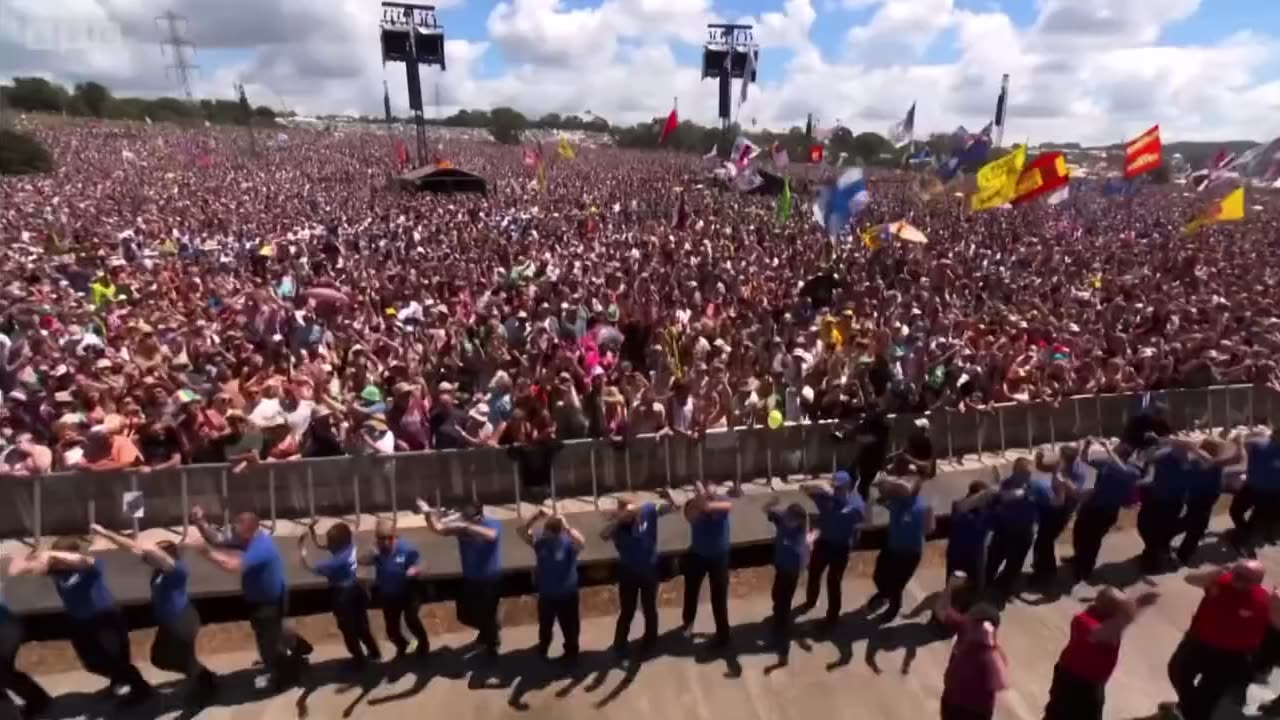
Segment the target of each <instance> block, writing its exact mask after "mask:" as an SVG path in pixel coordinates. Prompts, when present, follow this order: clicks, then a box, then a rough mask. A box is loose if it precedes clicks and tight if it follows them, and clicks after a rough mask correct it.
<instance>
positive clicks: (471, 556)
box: [458, 517, 502, 580]
mask: <svg viewBox="0 0 1280 720" xmlns="http://www.w3.org/2000/svg"><path fill="white" fill-rule="evenodd" d="M480 524H481V525H483V526H485V527H487V528H490V529H491V530H493V531H494V532H496V533H497V537H495V538H494V539H493V542H489V541H488V540H482V539H481V538H478V537H475V536H473V535H472V534H471V533H467V532H464V533H462V534H461V535H458V554H459V555H461V556H462V577H463V578H464V579H466V580H494V579H496V578H497V577H498V576H499V575H501V574H502V566H501V563H500V562H499V560H500V559H501V557H502V555H501V550H502V523H501V522H499V521H497V520H495V519H493V518H491V517H481V518H480Z"/></svg>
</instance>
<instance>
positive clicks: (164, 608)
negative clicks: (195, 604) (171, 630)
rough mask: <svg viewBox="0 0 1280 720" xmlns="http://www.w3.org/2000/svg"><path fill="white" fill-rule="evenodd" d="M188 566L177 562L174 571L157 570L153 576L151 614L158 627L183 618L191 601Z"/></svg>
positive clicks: (179, 561) (174, 564)
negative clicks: (188, 589)
mask: <svg viewBox="0 0 1280 720" xmlns="http://www.w3.org/2000/svg"><path fill="white" fill-rule="evenodd" d="M188 577H189V575H188V573H187V564H186V563H185V562H183V561H181V560H175V561H174V563H173V570H170V571H169V572H161V571H160V570H156V571H155V573H153V574H152V575H151V612H152V613H153V614H154V615H155V617H156V624H157V625H165V624H167V623H171V622H174V621H175V620H177V619H178V618H180V617H182V611H183V610H186V609H187V605H190V604H191V600H190V599H189V598H188V597H187V578H188Z"/></svg>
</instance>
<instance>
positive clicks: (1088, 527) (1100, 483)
mask: <svg viewBox="0 0 1280 720" xmlns="http://www.w3.org/2000/svg"><path fill="white" fill-rule="evenodd" d="M1095 443H1096V441H1095V440H1093V439H1092V438H1090V439H1088V440H1085V442H1084V444H1083V445H1082V446H1081V448H1080V457H1081V458H1082V459H1083V460H1084V461H1085V462H1086V463H1088V464H1089V465H1090V466H1092V467H1093V468H1094V469H1095V470H1097V472H1098V475H1097V477H1096V478H1095V479H1094V481H1093V488H1091V489H1090V490H1089V492H1088V493H1087V494H1086V495H1085V497H1084V499H1083V500H1082V501H1081V503H1080V510H1079V512H1077V513H1076V524H1075V526H1074V529H1073V530H1072V534H1071V544H1072V546H1073V547H1074V549H1075V558H1074V559H1073V561H1072V562H1073V564H1074V568H1073V571H1074V573H1075V578H1076V580H1077V581H1084V580H1088V579H1089V576H1091V575H1093V570H1094V568H1095V567H1097V565H1098V553H1099V552H1101V550H1102V539H1103V538H1104V537H1106V534H1107V533H1108V532H1110V530H1111V528H1113V527H1115V524H1116V520H1117V519H1118V518H1119V517H1120V508H1122V507H1127V506H1130V505H1133V503H1134V502H1135V501H1136V500H1137V493H1138V481H1139V480H1141V479H1142V470H1141V468H1139V467H1137V466H1136V465H1133V464H1132V463H1131V462H1129V460H1130V458H1131V457H1132V456H1133V448H1131V447H1129V446H1128V445H1126V444H1125V443H1124V442H1118V443H1116V446H1115V448H1114V449H1112V448H1108V447H1107V446H1106V445H1105V444H1103V443H1097V444H1098V445H1099V446H1100V447H1101V448H1102V449H1103V451H1104V452H1105V453H1106V456H1105V457H1104V458H1099V459H1093V458H1090V457H1089V451H1090V450H1091V449H1092V447H1093V445H1094V444H1095Z"/></svg>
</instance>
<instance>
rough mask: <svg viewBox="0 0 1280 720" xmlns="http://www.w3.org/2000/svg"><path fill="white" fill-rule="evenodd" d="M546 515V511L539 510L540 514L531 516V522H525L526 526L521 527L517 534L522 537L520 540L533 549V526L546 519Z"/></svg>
mask: <svg viewBox="0 0 1280 720" xmlns="http://www.w3.org/2000/svg"><path fill="white" fill-rule="evenodd" d="M546 515H547V511H546V510H545V509H543V508H538V512H536V513H534V514H533V515H532V516H530V517H529V520H528V521H527V522H525V524H524V525H521V526H520V531H519V532H518V533H517V534H518V535H519V536H520V539H521V540H523V541H524V544H525V545H528V546H529V547H533V526H534V525H537V524H538V521H539V520H541V519H542V518H544V517H546Z"/></svg>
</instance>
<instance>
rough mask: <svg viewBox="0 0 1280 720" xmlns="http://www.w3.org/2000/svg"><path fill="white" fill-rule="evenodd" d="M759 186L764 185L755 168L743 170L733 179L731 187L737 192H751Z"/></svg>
mask: <svg viewBox="0 0 1280 720" xmlns="http://www.w3.org/2000/svg"><path fill="white" fill-rule="evenodd" d="M761 185H764V178H762V177H760V173H758V172H756V169H755V168H745V169H743V170H742V171H741V172H739V173H738V176H737V177H736V178H734V179H733V186H734V188H736V189H737V190H738V192H744V193H745V192H751V191H752V190H755V189H756V188H758V187H760V186H761Z"/></svg>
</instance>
